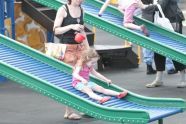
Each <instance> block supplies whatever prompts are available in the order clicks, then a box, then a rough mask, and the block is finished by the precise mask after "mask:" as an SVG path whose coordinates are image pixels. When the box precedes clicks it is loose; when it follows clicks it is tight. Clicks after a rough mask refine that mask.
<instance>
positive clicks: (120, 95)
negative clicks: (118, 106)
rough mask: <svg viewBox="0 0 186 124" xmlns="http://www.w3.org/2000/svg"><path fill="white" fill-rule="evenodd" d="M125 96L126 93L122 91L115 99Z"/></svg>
mask: <svg viewBox="0 0 186 124" xmlns="http://www.w3.org/2000/svg"><path fill="white" fill-rule="evenodd" d="M126 95H127V91H123V92H121V93H120V94H119V95H117V96H116V97H117V98H118V99H121V98H123V97H125V96H126Z"/></svg>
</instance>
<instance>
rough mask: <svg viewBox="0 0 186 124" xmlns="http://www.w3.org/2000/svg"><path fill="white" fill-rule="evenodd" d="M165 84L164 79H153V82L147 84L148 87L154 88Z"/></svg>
mask: <svg viewBox="0 0 186 124" xmlns="http://www.w3.org/2000/svg"><path fill="white" fill-rule="evenodd" d="M162 85H163V82H162V81H153V82H152V83H151V84H147V85H146V87H147V88H154V87H160V86H162Z"/></svg>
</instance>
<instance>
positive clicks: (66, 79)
mask: <svg viewBox="0 0 186 124" xmlns="http://www.w3.org/2000/svg"><path fill="white" fill-rule="evenodd" d="M0 58H1V59H0V74H1V75H2V76H4V77H7V78H9V79H11V80H13V81H15V82H17V83H20V84H22V85H24V86H26V87H29V88H31V89H33V90H35V91H37V92H39V93H41V94H44V95H46V96H48V97H50V98H52V99H54V100H56V101H58V102H60V103H63V104H65V105H68V106H70V107H73V108H75V109H77V110H78V111H81V112H83V113H85V114H87V115H90V116H92V117H94V118H97V119H101V120H105V121H111V122H119V123H128V124H147V123H150V122H152V121H156V120H158V121H159V124H163V118H165V117H168V116H171V115H173V114H177V113H180V112H183V111H184V110H185V108H186V102H185V101H184V100H183V99H176V98H150V97H144V96H140V95H137V94H135V93H132V92H129V94H128V96H127V97H125V99H117V98H115V97H112V99H111V100H109V101H108V102H106V103H105V104H103V105H100V104H98V103H97V102H96V101H94V100H92V99H91V98H89V97H88V96H87V95H86V94H84V93H81V92H79V91H77V90H76V89H75V88H73V87H72V85H71V81H72V75H71V73H72V69H71V67H69V66H68V65H66V64H64V63H62V62H60V61H58V60H56V59H53V58H50V57H48V56H46V55H45V54H43V53H41V52H38V51H36V50H34V49H32V48H30V47H28V46H25V45H23V44H21V43H19V42H16V41H14V40H12V39H10V38H8V37H5V36H3V35H0ZM54 75H55V76H54ZM91 81H93V82H95V83H97V84H99V85H102V86H103V87H105V88H110V89H112V90H116V91H123V89H122V88H120V87H118V86H115V85H111V86H108V85H107V84H106V82H102V81H101V80H99V79H97V78H95V77H91ZM100 95H102V94H100Z"/></svg>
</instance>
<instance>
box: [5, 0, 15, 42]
mask: <svg viewBox="0 0 186 124" xmlns="http://www.w3.org/2000/svg"><path fill="white" fill-rule="evenodd" d="M7 16H8V17H9V18H11V24H12V26H11V27H12V39H15V19H14V0H7Z"/></svg>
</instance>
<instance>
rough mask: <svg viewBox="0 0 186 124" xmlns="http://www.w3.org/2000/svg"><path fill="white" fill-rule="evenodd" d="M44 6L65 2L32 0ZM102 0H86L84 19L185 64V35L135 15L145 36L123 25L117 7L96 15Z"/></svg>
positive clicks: (56, 6)
mask: <svg viewBox="0 0 186 124" xmlns="http://www.w3.org/2000/svg"><path fill="white" fill-rule="evenodd" d="M34 1H36V2H39V3H41V4H43V5H45V6H48V7H50V8H53V9H55V10H57V9H58V8H59V7H60V6H61V4H64V3H66V2H65V1H63V0H61V1H58V0H34ZM102 5H103V2H100V1H97V0H86V1H84V4H83V5H82V7H83V8H84V10H85V21H86V22H87V23H88V24H90V25H93V26H95V27H98V28H100V29H103V30H104V31H107V32H109V33H112V34H114V35H116V36H118V37H120V38H123V39H126V40H128V41H130V42H132V43H135V44H137V45H139V46H142V47H145V48H148V49H150V50H152V51H155V52H157V53H159V54H161V55H164V56H167V57H169V58H171V59H173V60H175V61H178V62H180V63H183V64H186V49H185V48H186V36H184V35H181V34H178V33H176V32H171V31H168V30H167V29H165V28H162V27H160V26H157V25H154V24H153V23H151V22H149V21H146V20H144V19H140V18H138V17H135V21H136V22H137V23H138V24H139V25H141V24H145V25H146V26H147V28H148V29H149V31H150V37H145V36H143V35H142V34H141V32H139V31H134V30H129V29H126V28H124V27H123V23H122V22H123V16H122V15H121V13H120V12H119V11H118V10H117V8H115V7H112V6H108V7H107V9H106V10H105V12H104V13H103V15H102V17H98V12H99V10H100V8H101V6H102Z"/></svg>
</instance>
